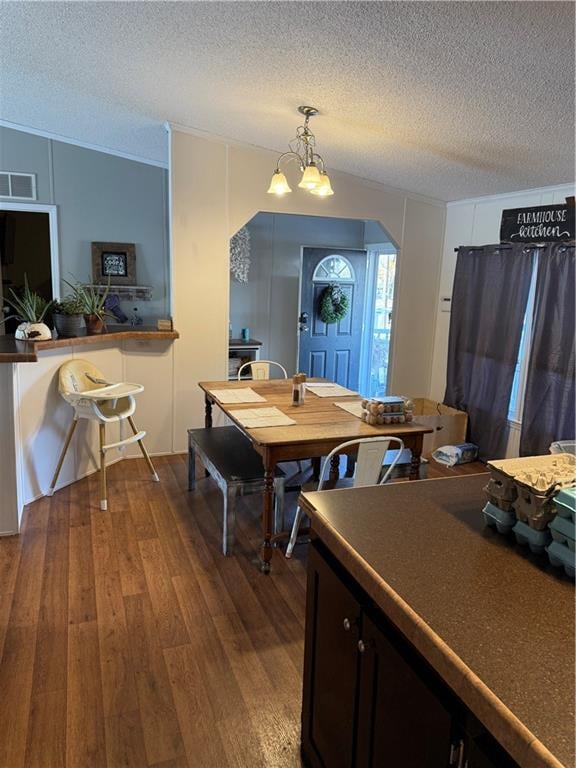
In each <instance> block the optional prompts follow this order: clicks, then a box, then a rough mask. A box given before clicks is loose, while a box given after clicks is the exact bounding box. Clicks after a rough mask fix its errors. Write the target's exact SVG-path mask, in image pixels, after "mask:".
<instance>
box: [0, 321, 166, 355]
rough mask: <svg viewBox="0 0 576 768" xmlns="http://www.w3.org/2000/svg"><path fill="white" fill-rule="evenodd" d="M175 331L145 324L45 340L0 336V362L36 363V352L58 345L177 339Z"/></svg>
mask: <svg viewBox="0 0 576 768" xmlns="http://www.w3.org/2000/svg"><path fill="white" fill-rule="evenodd" d="M177 338H178V332H177V331H158V330H156V329H155V328H148V327H145V326H138V327H128V328H114V329H110V330H108V331H104V332H103V333H94V334H87V333H84V334H82V335H81V336H72V337H58V338H56V339H48V340H47V341H21V340H20V339H15V338H14V336H0V363H37V362H38V354H39V353H40V352H42V351H43V350H46V349H58V348H59V347H69V346H71V345H73V346H87V345H94V344H101V343H102V342H108V343H110V344H114V343H116V342H121V341H124V340H126V339H138V340H144V339H152V340H160V339H177Z"/></svg>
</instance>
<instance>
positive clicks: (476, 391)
mask: <svg viewBox="0 0 576 768" xmlns="http://www.w3.org/2000/svg"><path fill="white" fill-rule="evenodd" d="M533 253H534V249H533V248H531V247H527V246H524V245H510V246H508V245H503V246H499V245H486V246H484V247H482V248H470V247H467V248H460V249H459V251H458V258H457V261H456V274H455V276H454V289H453V292H452V311H451V317H450V336H449V341H448V371H447V384H446V394H445V396H444V402H445V403H446V405H451V406H452V407H453V408H458V409H460V410H463V411H467V413H468V418H469V439H470V440H471V441H472V442H474V443H476V445H477V446H478V448H479V456H480V458H481V459H484V460H486V459H497V458H501V457H503V456H504V455H505V452H506V445H507V442H508V406H509V403H510V393H511V391H512V382H513V380H514V369H515V367H516V362H517V360H518V348H519V346H520V336H521V334H522V322H523V320H524V313H525V311H526V302H527V300H528V292H529V289H530V277H531V273H532V264H533Z"/></svg>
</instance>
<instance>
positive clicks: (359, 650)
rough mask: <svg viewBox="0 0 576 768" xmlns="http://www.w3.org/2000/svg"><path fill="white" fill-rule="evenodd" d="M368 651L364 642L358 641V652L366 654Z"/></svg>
mask: <svg viewBox="0 0 576 768" xmlns="http://www.w3.org/2000/svg"><path fill="white" fill-rule="evenodd" d="M365 650H366V646H365V645H364V642H363V641H362V640H358V652H359V653H364V651H365Z"/></svg>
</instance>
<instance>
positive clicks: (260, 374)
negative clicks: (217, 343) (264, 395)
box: [238, 360, 302, 477]
mask: <svg viewBox="0 0 576 768" xmlns="http://www.w3.org/2000/svg"><path fill="white" fill-rule="evenodd" d="M271 365H275V366H277V367H278V368H279V369H280V371H281V372H282V377H283V378H284V379H287V378H288V372H287V371H286V368H284V366H283V365H282V364H281V363H277V362H276V361H275V360H249V361H248V362H247V363H244V364H243V365H241V366H240V368H238V381H241V380H242V378H243V377H242V371H244V370H245V369H246V368H250V373H251V375H252V379H253V380H254V381H268V380H269V379H270V366H271ZM296 466H297V467H298V474H299V475H300V474H302V461H301V460H300V459H298V460H297V461H296ZM294 477H295V475H294Z"/></svg>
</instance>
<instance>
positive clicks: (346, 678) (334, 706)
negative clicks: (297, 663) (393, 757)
mask: <svg viewBox="0 0 576 768" xmlns="http://www.w3.org/2000/svg"><path fill="white" fill-rule="evenodd" d="M359 622H360V605H359V603H358V600H357V599H356V597H355V595H354V594H353V592H351V591H350V590H349V589H348V588H347V586H346V585H345V584H344V582H343V581H342V580H341V578H340V577H339V576H338V575H337V574H336V573H335V571H334V570H333V569H332V568H331V566H330V565H328V563H327V562H326V560H325V559H324V557H323V556H322V555H321V554H320V553H319V551H318V548H317V546H316V545H313V546H311V547H310V554H309V560H308V586H307V602H306V641H305V650H304V702H303V707H302V754H303V756H304V758H305V760H306V762H307V764H309V765H310V766H313V768H352V766H353V765H354V746H355V739H354V731H355V707H356V682H357V674H358V650H357V644H358V627H359Z"/></svg>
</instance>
